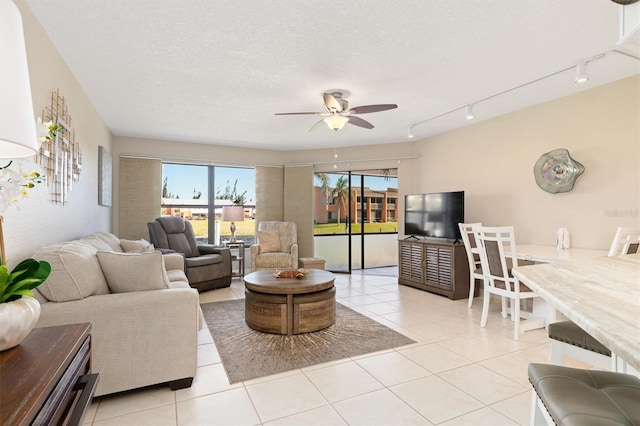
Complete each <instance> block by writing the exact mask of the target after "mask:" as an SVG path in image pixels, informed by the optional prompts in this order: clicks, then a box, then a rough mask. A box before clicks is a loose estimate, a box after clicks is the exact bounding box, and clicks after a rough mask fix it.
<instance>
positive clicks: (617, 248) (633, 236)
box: [609, 227, 640, 256]
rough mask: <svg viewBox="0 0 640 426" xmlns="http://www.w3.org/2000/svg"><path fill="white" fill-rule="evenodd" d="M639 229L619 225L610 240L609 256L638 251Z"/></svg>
mask: <svg viewBox="0 0 640 426" xmlns="http://www.w3.org/2000/svg"><path fill="white" fill-rule="evenodd" d="M638 247H640V229H635V228H622V227H619V228H618V229H617V231H616V234H615V235H614V237H613V241H612V242H611V248H609V256H624V255H627V254H632V253H638Z"/></svg>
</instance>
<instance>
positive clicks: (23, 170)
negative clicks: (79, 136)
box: [0, 118, 58, 215]
mask: <svg viewBox="0 0 640 426" xmlns="http://www.w3.org/2000/svg"><path fill="white" fill-rule="evenodd" d="M37 122H38V127H37V133H38V141H39V142H40V143H42V142H44V141H46V140H51V139H52V138H54V137H55V136H56V133H57V131H58V125H57V124H54V123H53V122H52V121H47V122H44V123H43V122H42V120H41V119H40V118H38V120H37ZM41 170H42V169H40V167H39V166H38V165H37V164H35V163H34V162H33V161H29V160H21V159H20V160H12V161H9V163H8V164H6V165H4V166H0V215H1V214H2V213H4V212H5V211H6V210H7V209H8V208H9V207H11V206H12V205H14V204H18V203H19V202H20V201H22V200H24V199H25V198H27V197H28V196H29V194H30V191H31V190H32V189H33V188H35V186H36V185H37V184H40V183H43V182H44V181H45V176H44V174H42V171H41Z"/></svg>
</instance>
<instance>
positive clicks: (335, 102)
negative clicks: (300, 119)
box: [276, 92, 398, 132]
mask: <svg viewBox="0 0 640 426" xmlns="http://www.w3.org/2000/svg"><path fill="white" fill-rule="evenodd" d="M344 95H345V94H344V93H343V92H325V93H324V94H323V98H324V107H325V109H326V111H325V112H279V113H276V115H321V116H324V117H325V118H323V119H322V120H320V121H318V122H317V123H315V124H314V125H313V126H311V128H310V129H309V131H312V130H315V129H317V128H318V126H319V125H320V124H321V123H326V124H327V126H329V128H330V129H331V130H334V131H336V132H337V131H338V130H340V129H342V128H343V127H344V125H345V124H347V123H349V124H353V125H354V126H358V127H364V128H365V129H373V124H371V123H369V122H368V121H367V120H363V119H362V118H360V117H356V116H355V115H354V114H368V113H370V112H379V111H386V110H388V109H394V108H398V105H396V104H380V105H363V106H358V107H354V108H349V102H348V101H347V100H346V99H344V97H343V96H344Z"/></svg>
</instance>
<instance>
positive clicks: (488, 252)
mask: <svg viewBox="0 0 640 426" xmlns="http://www.w3.org/2000/svg"><path fill="white" fill-rule="evenodd" d="M472 229H473V234H474V237H475V240H476V244H477V245H478V251H479V254H480V264H481V266H482V273H483V277H484V297H483V303H482V318H481V320H480V326H481V327H485V326H486V325H487V319H488V316H489V301H490V299H491V295H492V294H495V295H498V296H500V297H501V298H502V299H503V312H502V317H503V318H506V317H507V315H506V312H505V310H504V301H505V300H506V299H508V300H510V301H511V319H512V321H513V339H514V340H519V339H520V333H521V332H524V331H525V330H529V329H532V328H538V327H541V326H542V325H543V320H542V319H536V318H533V316H532V315H531V313H530V312H524V311H521V308H520V302H521V301H523V300H527V299H534V298H536V297H539V296H538V295H537V294H536V293H534V292H533V291H532V290H531V289H530V288H529V287H527V286H526V285H524V284H522V283H521V282H520V281H519V280H518V278H516V277H514V276H513V275H511V271H510V269H509V268H508V267H507V256H506V255H505V253H517V251H516V242H515V237H514V232H513V226H502V227H483V226H474V227H473V228H472ZM512 262H513V263H512V266H513V267H516V266H518V259H517V257H516V256H513V257H512ZM521 316H524V317H525V318H526V319H527V324H526V325H521V324H520V317H521Z"/></svg>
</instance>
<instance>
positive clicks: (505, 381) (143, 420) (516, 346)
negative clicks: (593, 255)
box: [84, 272, 578, 426]
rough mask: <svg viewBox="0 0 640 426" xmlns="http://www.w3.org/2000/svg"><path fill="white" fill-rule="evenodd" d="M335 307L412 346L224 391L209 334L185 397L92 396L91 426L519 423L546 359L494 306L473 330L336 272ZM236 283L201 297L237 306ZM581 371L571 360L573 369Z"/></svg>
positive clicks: (543, 341) (364, 276) (447, 304)
mask: <svg viewBox="0 0 640 426" xmlns="http://www.w3.org/2000/svg"><path fill="white" fill-rule="evenodd" d="M336 287H337V298H338V301H339V302H340V303H342V304H344V305H346V306H348V307H350V308H352V309H354V310H357V311H358V312H360V313H362V314H364V315H367V316H369V317H371V318H373V319H375V320H377V321H379V322H381V323H383V324H385V325H387V326H388V327H391V328H393V329H395V330H397V331H399V332H401V333H403V334H405V335H406V336H408V337H410V338H412V339H413V340H415V341H416V342H417V343H415V344H412V345H409V346H403V347H399V348H395V349H393V350H388V351H383V352H376V353H371V354H367V355H363V356H359V357H355V358H349V359H344V360H341V361H336V362H331V363H328V364H321V365H316V366H312V367H309V368H305V369H302V370H295V371H290V372H287V373H282V374H278V375H274V376H268V377H264V378H261V379H256V380H251V381H247V382H243V383H238V384H234V385H230V384H229V382H228V381H227V377H226V374H225V372H224V368H223V367H222V364H221V363H220V358H219V357H218V354H217V351H216V348H215V344H214V343H213V341H212V339H211V335H210V334H209V332H208V330H206V329H205V330H203V331H202V332H201V334H200V345H199V347H198V371H197V375H196V378H195V380H194V382H193V385H192V387H191V388H189V389H182V390H179V391H176V392H172V391H171V390H170V389H169V388H168V387H166V386H161V387H153V388H149V389H144V390H139V391H132V392H128V393H124V394H119V395H116V396H107V397H101V398H96V399H95V400H94V402H93V403H92V405H91V407H90V409H89V410H88V412H87V414H86V416H85V419H84V421H85V424H93V425H96V426H98V425H431V424H434V425H435V424H437V425H518V424H521V425H524V424H528V421H529V403H530V385H529V382H528V380H527V365H528V364H529V363H530V362H548V361H549V351H550V343H549V339H548V337H547V334H546V331H545V330H544V329H540V330H533V331H529V332H527V333H525V334H524V335H522V336H521V338H520V341H518V342H516V341H514V340H513V338H512V328H511V327H512V324H511V321H510V320H509V319H506V320H505V319H503V318H502V317H501V315H500V313H499V305H500V304H499V302H497V303H492V312H491V314H490V316H489V320H488V324H487V327H486V328H484V329H483V328H481V327H480V325H479V324H480V314H481V305H482V303H481V300H480V299H479V298H476V299H475V302H474V304H473V307H472V308H467V301H466V300H457V301H452V300H449V299H448V298H445V297H442V296H437V295H434V294H431V293H427V292H424V291H421V290H417V289H414V288H411V287H407V286H399V285H398V284H397V276H383V275H379V276H376V275H370V273H359V272H356V273H354V274H353V275H342V274H337V275H336ZM243 294H244V287H243V283H242V282H241V281H240V280H238V279H234V281H233V284H232V285H231V287H229V288H225V289H218V290H214V291H210V292H206V293H202V294H201V295H200V300H201V302H202V303H208V302H216V301H221V300H229V299H238V298H242V297H244V296H243ZM576 365H578V363H576Z"/></svg>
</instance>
